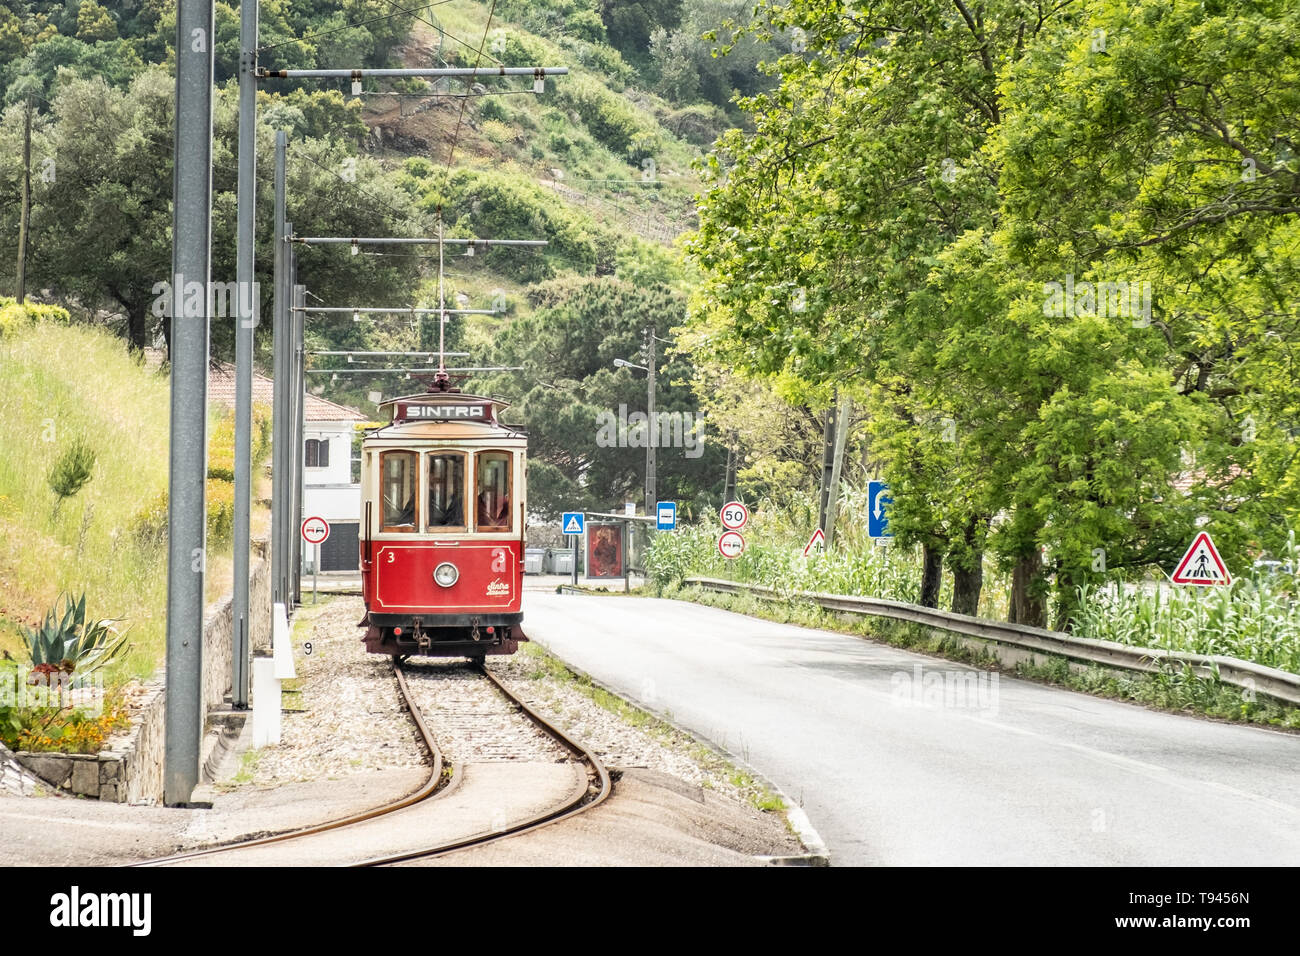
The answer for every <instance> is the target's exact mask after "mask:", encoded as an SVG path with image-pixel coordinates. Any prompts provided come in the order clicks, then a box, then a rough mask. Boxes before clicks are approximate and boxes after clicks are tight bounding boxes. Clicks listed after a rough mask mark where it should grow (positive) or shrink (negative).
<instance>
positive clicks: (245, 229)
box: [230, 0, 261, 710]
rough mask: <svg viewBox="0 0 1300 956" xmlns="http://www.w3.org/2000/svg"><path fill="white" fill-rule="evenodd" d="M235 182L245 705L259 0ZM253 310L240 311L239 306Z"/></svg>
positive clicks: (237, 676)
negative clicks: (246, 306) (236, 189)
mask: <svg viewBox="0 0 1300 956" xmlns="http://www.w3.org/2000/svg"><path fill="white" fill-rule="evenodd" d="M239 49H240V51H241V52H240V57H239V183H238V191H237V197H238V199H237V204H236V214H235V219H236V227H237V229H238V233H239V234H238V240H237V244H236V250H235V256H236V275H235V278H236V280H237V282H236V288H237V289H238V294H237V297H236V298H237V301H238V302H239V303H240V305H241V309H240V315H239V319H238V325H236V327H235V543H234V552H235V554H234V558H235V569H234V574H235V583H234V596H233V598H232V604H231V611H232V617H233V619H234V621H233V625H234V632H233V634H232V635H231V645H230V648H231V650H230V702H231V705H232V706H234V707H236V708H238V709H241V710H242V709H244V708H246V707H248V667H249V648H248V628H249V593H248V589H249V568H248V565H249V559H250V555H251V551H252V544H251V542H250V541H249V537H250V534H249V514H250V511H251V508H252V497H253V460H252V459H253V452H252V447H253V331H254V329H256V328H257V321H258V318H259V317H260V311H261V303H260V301H259V297H258V296H254V295H253V291H252V290H253V288H254V282H255V277H256V273H255V271H254V270H255V265H254V259H253V242H254V233H255V227H256V222H257V216H256V213H257V0H240V4H239ZM245 303H248V304H250V305H251V308H250V309H249V310H248V311H247V312H244V311H243V309H242V306H243V305H244V304H245Z"/></svg>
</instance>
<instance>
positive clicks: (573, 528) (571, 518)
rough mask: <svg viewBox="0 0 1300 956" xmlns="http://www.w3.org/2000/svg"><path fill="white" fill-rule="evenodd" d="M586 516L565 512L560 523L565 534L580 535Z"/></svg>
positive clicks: (579, 512)
mask: <svg viewBox="0 0 1300 956" xmlns="http://www.w3.org/2000/svg"><path fill="white" fill-rule="evenodd" d="M586 517H587V516H586V515H585V514H583V513H582V512H581V511H566V512H565V513H564V520H563V521H561V522H560V524H561V526H562V527H563V528H564V533H565V534H582V528H583V525H584V524H585V519H586Z"/></svg>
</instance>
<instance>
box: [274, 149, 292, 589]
mask: <svg viewBox="0 0 1300 956" xmlns="http://www.w3.org/2000/svg"><path fill="white" fill-rule="evenodd" d="M286 147H287V136H286V135H285V132H284V130H276V133H275V238H274V253H275V255H274V265H273V269H274V279H273V280H272V283H271V284H272V290H271V291H272V295H273V297H274V306H273V314H272V317H271V323H272V328H271V348H272V362H273V372H272V379H273V381H274V391H273V393H272V399H271V405H272V413H271V601H272V602H273V603H275V604H285V603H287V601H288V599H287V598H286V596H285V592H286V587H285V578H286V574H285V568H286V567H287V566H288V560H287V558H286V555H285V553H284V540H285V539H284V528H285V515H286V514H287V513H288V510H287V508H286V495H287V490H288V486H287V477H288V466H287V464H286V459H285V446H286V445H288V443H289V429H288V417H289V416H288V409H287V406H286V404H285V397H286V395H287V394H288V384H289V383H288V377H289V376H288V373H287V372H286V370H285V369H286V362H285V356H286V355H287V354H288V350H289V346H288V344H287V339H288V335H287V332H288V329H287V325H288V321H289V302H288V298H287V296H286V294H285V266H286V263H287V261H288V256H289V244H288V243H287V242H285V239H284V237H285V222H284V219H285V214H284V204H285V151H286Z"/></svg>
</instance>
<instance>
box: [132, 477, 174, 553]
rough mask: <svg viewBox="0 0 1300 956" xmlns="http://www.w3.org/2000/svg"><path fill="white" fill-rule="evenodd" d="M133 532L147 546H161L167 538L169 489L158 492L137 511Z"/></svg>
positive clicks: (133, 520)
mask: <svg viewBox="0 0 1300 956" xmlns="http://www.w3.org/2000/svg"><path fill="white" fill-rule="evenodd" d="M131 534H132V535H133V536H134V537H135V539H136V541H138V542H139V543H140V545H141V546H142V547H145V548H159V547H162V545H163V543H164V542H166V540H167V490H166V489H165V488H164V489H163V490H162V491H160V492H158V493H157V494H156V495H154V496H153V497H152V498H150V499H149V500H148V501H146V502H145V503H144V504H143V505H141V506H140V509H139V510H138V511H136V513H135V517H134V518H132V519H131Z"/></svg>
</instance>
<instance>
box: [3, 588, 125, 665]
mask: <svg viewBox="0 0 1300 956" xmlns="http://www.w3.org/2000/svg"><path fill="white" fill-rule="evenodd" d="M63 603H64V606H63V611H62V614H60V613H59V610H58V606H57V605H56V606H55V607H54V608H51V609H50V610H49V611H48V612H47V613H46V615H45V620H44V621H42V622H41V625H40V627H38V628H35V629H29V628H23V640H24V642H25V643H26V644H27V651H28V653H29V654H30V655H31V659H32V670H33V671H34V672H36V673H37V674H50V673H54V672H56V671H64V672H67V673H69V674H71V673H72V672H73V671H76V670H80V671H81V672H82V673H83V674H88V673H91V672H93V671H96V670H99V668H101V667H103V666H104V665H106V664H108V663H109V662H110V661H113V660H115V659H116V658H117V657H119V656H120V655H121V654H122V653H123V652H124V651H125V650H126V648H127V643H126V632H125V631H118V630H116V629H115V628H114V627H113V625H114V624H115V623H116V621H113V620H103V621H91V622H90V623H86V595H85V594H82V595H81V598H80V599H79V600H75V601H74V600H73V599H72V596H71V595H68V596H66V597H64V599H63Z"/></svg>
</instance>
